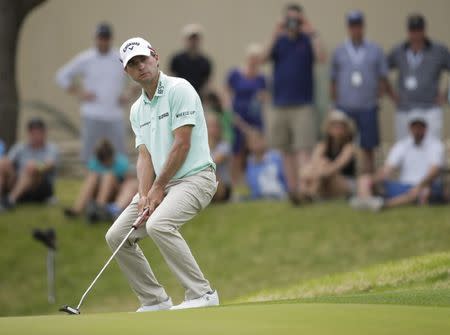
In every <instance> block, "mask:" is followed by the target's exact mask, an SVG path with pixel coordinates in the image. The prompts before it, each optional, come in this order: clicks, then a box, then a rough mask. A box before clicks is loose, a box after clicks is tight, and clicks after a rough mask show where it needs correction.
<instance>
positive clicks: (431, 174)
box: [417, 165, 441, 188]
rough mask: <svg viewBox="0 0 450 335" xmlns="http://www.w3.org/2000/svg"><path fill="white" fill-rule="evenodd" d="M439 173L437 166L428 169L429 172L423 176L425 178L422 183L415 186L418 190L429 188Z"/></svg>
mask: <svg viewBox="0 0 450 335" xmlns="http://www.w3.org/2000/svg"><path fill="white" fill-rule="evenodd" d="M440 173H441V168H440V167H439V166H436V165H434V166H432V167H431V168H430V171H428V173H427V175H426V176H425V178H423V179H422V181H421V182H420V183H419V185H417V186H418V187H419V188H424V187H427V186H430V185H431V184H432V183H433V181H434V180H435V179H436V178H437V177H438V176H439V174H440Z"/></svg>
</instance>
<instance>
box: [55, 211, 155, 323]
mask: <svg viewBox="0 0 450 335" xmlns="http://www.w3.org/2000/svg"><path fill="white" fill-rule="evenodd" d="M148 213H149V209H148V208H146V209H145V210H144V212H143V213H142V214H141V215H139V216H138V218H137V219H136V221H134V223H133V225H132V226H131V229H130V231H129V232H128V234H127V235H126V236H125V237H124V239H123V240H122V242H121V243H120V244H119V246H118V247H117V249H116V250H115V251H114V252H113V254H112V255H111V257H110V258H109V259H108V261H107V262H106V264H105V265H104V266H103V268H102V269H101V270H100V272H99V273H98V275H97V277H95V279H94V280H93V281H92V283H91V285H89V287H88V288H87V290H86V291H85V292H84V293H83V295H82V296H81V299H80V302H79V303H78V305H77V307H76V308H75V307H71V306H69V305H64V306H63V307H61V308H60V309H59V311H60V312H65V313H68V314H73V315H79V314H80V313H81V312H80V307H81V304H82V303H83V301H84V298H86V296H87V295H88V293H89V292H90V290H91V289H92V287H93V286H94V285H95V283H96V282H97V279H98V278H100V276H101V275H102V273H103V271H105V269H106V268H107V267H108V265H109V263H111V261H112V260H113V258H114V256H116V254H117V252H118V251H119V250H120V248H122V246H123V245H124V244H125V242H126V241H127V240H128V238H129V237H130V235H131V233H133V231H135V230H136V229H137V228H138V227H139V225H140V224H141V223H142V221H143V219H144V217H146V216H147V214H148Z"/></svg>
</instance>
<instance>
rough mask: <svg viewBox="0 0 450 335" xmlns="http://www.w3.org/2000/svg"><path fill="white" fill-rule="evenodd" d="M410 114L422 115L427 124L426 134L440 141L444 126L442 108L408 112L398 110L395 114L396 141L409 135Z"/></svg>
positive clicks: (418, 109) (419, 109)
mask: <svg viewBox="0 0 450 335" xmlns="http://www.w3.org/2000/svg"><path fill="white" fill-rule="evenodd" d="M410 113H418V114H422V115H423V116H424V118H425V119H426V120H427V123H428V130H427V133H428V134H431V135H433V136H434V137H435V138H437V139H442V125H443V124H444V116H443V112H442V108H440V107H432V108H428V109H427V108H417V109H411V110H408V111H404V110H402V111H401V110H398V111H397V112H396V113H395V134H396V137H397V140H401V139H404V138H405V137H407V136H408V135H409V115H410Z"/></svg>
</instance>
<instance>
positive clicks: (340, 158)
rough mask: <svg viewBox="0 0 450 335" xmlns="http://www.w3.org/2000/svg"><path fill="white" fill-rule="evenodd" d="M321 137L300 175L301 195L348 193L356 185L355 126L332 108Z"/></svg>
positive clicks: (315, 196) (314, 195)
mask: <svg viewBox="0 0 450 335" xmlns="http://www.w3.org/2000/svg"><path fill="white" fill-rule="evenodd" d="M323 133H324V139H323V140H322V141H321V142H319V143H318V144H317V145H316V147H315V148H314V151H313V154H312V157H311V160H310V161H309V163H308V164H307V165H306V166H305V167H304V169H302V172H301V175H300V199H301V200H307V201H312V200H316V199H320V198H333V197H340V196H349V195H351V194H352V193H353V192H354V190H355V185H356V156H357V150H356V147H355V145H354V144H353V137H354V134H355V126H354V123H353V121H352V120H351V119H350V118H349V117H348V116H347V115H346V114H344V113H343V112H341V111H332V112H331V113H330V114H329V115H328V117H327V119H326V120H325V122H324V124H323Z"/></svg>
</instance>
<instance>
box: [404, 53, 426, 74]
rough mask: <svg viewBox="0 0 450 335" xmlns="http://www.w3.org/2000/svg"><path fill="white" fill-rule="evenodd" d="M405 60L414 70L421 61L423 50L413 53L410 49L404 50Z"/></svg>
mask: <svg viewBox="0 0 450 335" xmlns="http://www.w3.org/2000/svg"><path fill="white" fill-rule="evenodd" d="M406 60H407V61H408V65H409V68H410V69H412V70H415V69H416V68H417V67H418V66H419V65H420V64H421V63H422V61H423V52H422V51H419V52H417V53H414V52H412V51H411V49H408V50H407V51H406Z"/></svg>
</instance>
